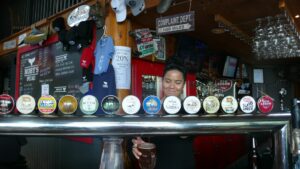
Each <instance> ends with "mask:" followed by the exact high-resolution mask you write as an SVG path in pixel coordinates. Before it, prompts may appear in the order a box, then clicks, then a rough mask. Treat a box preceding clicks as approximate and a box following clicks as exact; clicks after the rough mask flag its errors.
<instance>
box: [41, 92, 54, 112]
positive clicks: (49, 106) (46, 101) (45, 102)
mask: <svg viewBox="0 0 300 169" xmlns="http://www.w3.org/2000/svg"><path fill="white" fill-rule="evenodd" d="M56 104H57V103H56V100H55V98H54V97H53V96H51V95H47V96H41V97H40V99H39V101H38V109H39V111H40V112H41V113H42V114H51V113H53V112H54V111H55V109H56V106H57V105H56Z"/></svg>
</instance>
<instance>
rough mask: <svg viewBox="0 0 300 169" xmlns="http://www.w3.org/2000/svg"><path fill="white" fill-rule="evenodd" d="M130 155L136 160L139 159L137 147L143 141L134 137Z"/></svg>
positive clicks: (139, 154) (139, 153)
mask: <svg viewBox="0 0 300 169" xmlns="http://www.w3.org/2000/svg"><path fill="white" fill-rule="evenodd" d="M131 141H132V144H133V146H132V153H133V155H134V156H135V158H136V159H140V156H141V155H142V153H141V152H140V151H139V150H138V148H137V146H138V144H141V143H144V142H145V141H144V140H143V139H142V138H141V137H136V139H132V140H131Z"/></svg>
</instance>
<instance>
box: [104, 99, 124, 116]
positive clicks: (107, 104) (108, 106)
mask: <svg viewBox="0 0 300 169" xmlns="http://www.w3.org/2000/svg"><path fill="white" fill-rule="evenodd" d="M101 108H102V110H103V111H104V113H106V114H115V113H116V112H117V111H118V110H119V108H120V101H119V99H118V98H117V97H116V96H114V95H108V96H105V97H104V98H103V99H102V101H101Z"/></svg>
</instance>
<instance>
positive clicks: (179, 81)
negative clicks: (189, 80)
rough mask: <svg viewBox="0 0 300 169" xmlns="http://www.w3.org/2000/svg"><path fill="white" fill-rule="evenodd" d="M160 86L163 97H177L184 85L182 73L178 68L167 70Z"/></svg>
mask: <svg viewBox="0 0 300 169" xmlns="http://www.w3.org/2000/svg"><path fill="white" fill-rule="evenodd" d="M162 87H163V93H164V96H165V97H166V96H177V97H179V96H180V94H181V93H182V91H183V87H184V79H183V74H182V73H181V72H180V71H178V70H169V71H168V72H167V73H166V74H165V76H164V77H163V83H162Z"/></svg>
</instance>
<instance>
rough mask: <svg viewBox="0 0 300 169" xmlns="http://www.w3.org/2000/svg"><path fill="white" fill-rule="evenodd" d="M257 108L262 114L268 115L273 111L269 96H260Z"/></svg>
mask: <svg viewBox="0 0 300 169" xmlns="http://www.w3.org/2000/svg"><path fill="white" fill-rule="evenodd" d="M257 107H258V109H259V111H260V112H262V113H269V112H270V111H272V110H273V107H274V102H273V99H272V98H271V97H270V96H262V97H260V98H259V99H258V101H257Z"/></svg>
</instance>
